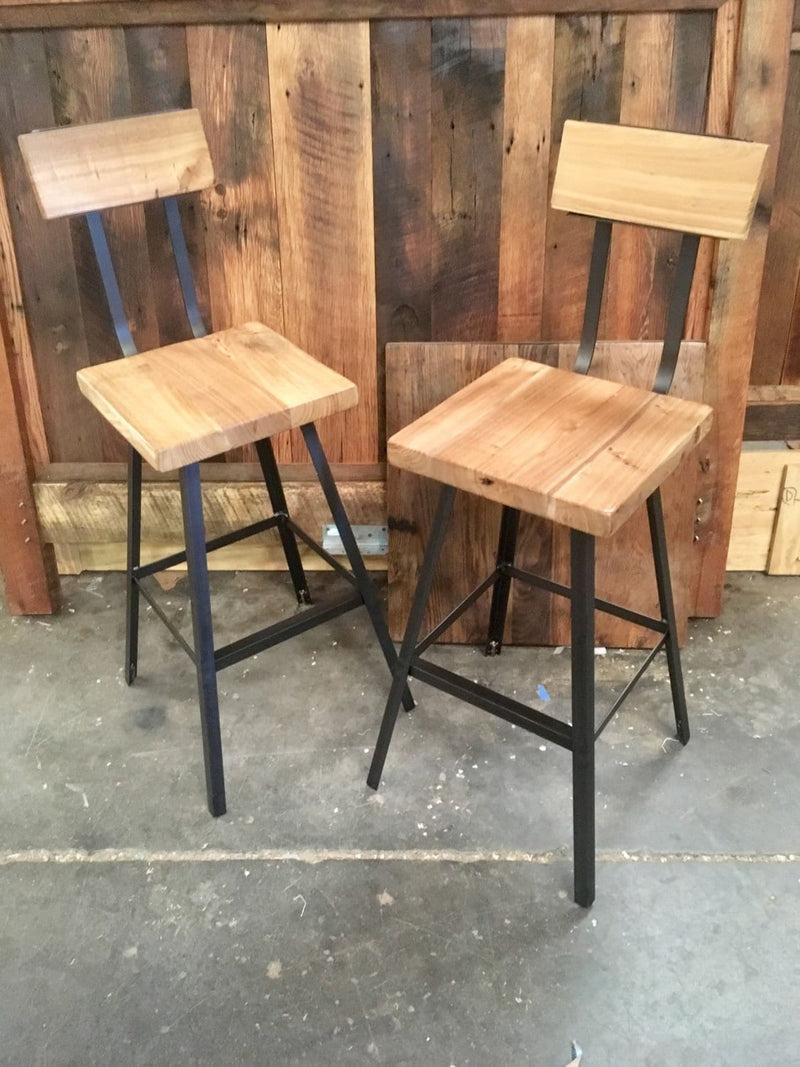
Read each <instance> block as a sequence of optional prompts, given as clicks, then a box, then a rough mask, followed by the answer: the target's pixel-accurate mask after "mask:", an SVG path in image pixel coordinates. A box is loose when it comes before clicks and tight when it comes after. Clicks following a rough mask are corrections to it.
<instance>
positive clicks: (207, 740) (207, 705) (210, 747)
mask: <svg viewBox="0 0 800 1067" xmlns="http://www.w3.org/2000/svg"><path fill="white" fill-rule="evenodd" d="M180 482H181V503H182V505H183V531H184V536H185V538H186V565H187V569H188V571H189V592H190V595H191V599H192V626H193V629H194V655H195V666H196V668H197V688H198V692H199V697H200V722H201V724H202V729H203V755H204V757H205V768H206V793H207V796H208V810H209V811H210V812H211V814H212V815H224V814H225V779H224V775H223V769H222V738H221V735H220V726H219V698H218V695H217V671H216V666H215V663H214V632H213V628H212V624H211V597H210V595H209V590H208V561H207V559H206V538H205V523H204V521H203V499H202V496H201V492H200V466H199V464H197V463H192V464H190V465H189V466H188V467H182V468H181V471H180Z"/></svg>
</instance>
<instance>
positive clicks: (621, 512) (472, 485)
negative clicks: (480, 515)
mask: <svg viewBox="0 0 800 1067" xmlns="http://www.w3.org/2000/svg"><path fill="white" fill-rule="evenodd" d="M711 417H712V411H711V408H709V407H707V406H706V405H705V404H696V403H693V402H692V401H689V400H681V399H679V398H678V397H674V396H661V395H659V394H657V393H652V392H649V391H647V390H645V389H636V388H634V387H633V386H629V385H620V384H618V383H616V382H609V381H605V380H603V379H601V378H590V377H586V376H584V375H579V374H573V373H572V372H571V371H566V370H557V369H556V368H554V367H548V366H545V365H544V364H542V363H534V362H532V361H530V360H525V359H519V358H516V357H512V358H510V359H507V360H505V361H504V362H503V363H501V364H500V365H499V366H497V367H495V368H494V369H493V370H491V371H489V372H488V373H487V374H484V375H483V376H482V377H480V378H478V379H477V381H474V382H472V383H471V384H470V385H468V386H467V387H466V388H464V389H461V390H460V391H459V392H458V393H456V394H455V395H454V396H451V397H449V398H448V399H447V400H445V401H444V402H443V403H441V404H439V405H438V406H437V407H435V408H433V409H432V410H431V411H429V412H427V414H425V415H423V416H422V417H421V418H419V419H417V420H416V421H415V422H413V423H411V424H410V425H409V426H406V427H405V428H404V429H402V430H401V431H400V432H399V433H397V434H395V435H394V436H393V437H392V438H390V440H389V444H388V457H389V461H390V462H391V463H393V464H394V465H395V466H397V467H402V468H404V469H406V470H410V471H412V472H414V473H415V474H422V475H425V476H426V477H428V478H433V479H434V480H436V481H439V482H444V483H445V484H446V485H452V486H455V487H456V488H457V489H465V490H467V491H468V492H470V493H474V494H476V495H477V496H482V497H486V498H488V499H489V500H495V501H497V502H498V503H500V504H505V505H507V506H508V507H512V508H515V509H517V510H520V511H526V512H529V513H531V514H534V515H540V516H542V517H544V518H548V519H553V520H555V521H556V522H560V523H563V524H564V525H565V526H570V527H571V528H572V529H576V530H581V531H583V532H584V533H589V534H594V535H596V536H607V535H608V534H612V533H614V531H615V530H617V529H618V528H619V527H620V526H621V525H622V524H623V523H624V522H625V521H626V520H627V519H628V518H630V516H631V515H632V514H633V512H634V511H635V510H636V508H637V507H639V506H640V505H641V504H643V503H644V502H645V500H646V499H647V497H648V496H649V495H650V494H651V493H652V492H653V490H654V489H656V488H658V486H659V485H660V484H661V483H662V482H663V480H664V478H665V477H666V476H667V475H668V474H670V473H671V471H672V470H674V468H675V467H676V466H677V465H678V463H679V461H680V459H681V457H682V456H683V455H684V454H685V453H686V452H687V451H689V450H690V449H691V448H693V447H694V445H695V444H696V443H697V442H698V441H699V440H701V439H702V438H703V437H704V436H705V434H706V433H707V432H708V430H709V428H710V426H711Z"/></svg>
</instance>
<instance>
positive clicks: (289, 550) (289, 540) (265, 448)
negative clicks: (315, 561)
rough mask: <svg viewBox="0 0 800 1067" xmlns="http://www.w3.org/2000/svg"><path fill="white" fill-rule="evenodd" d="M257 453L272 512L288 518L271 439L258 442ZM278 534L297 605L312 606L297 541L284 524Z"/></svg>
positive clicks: (280, 526)
mask: <svg viewBox="0 0 800 1067" xmlns="http://www.w3.org/2000/svg"><path fill="white" fill-rule="evenodd" d="M256 451H257V452H258V461H259V463H260V464H261V472H262V474H263V475H264V481H265V482H266V484H267V492H268V493H269V501H270V504H271V505H272V511H273V513H274V514H275V515H283V516H286V518H288V517H289V508H288V506H287V504H286V494H285V493H284V491H283V483H282V482H281V476H280V473H279V471H278V464H277V463H276V462H275V453H274V452H273V451H272V442H271V441H270V439H269V438H268V437H265V438H263V440H261V441H256ZM278 533H279V534H280V538H281V544H282V545H283V554H284V556H286V566H287V567H288V568H289V574H291V576H292V582H293V583H294V591H295V593H296V594H297V603H298V604H310V603H311V594H310V593H309V591H308V582H307V581H306V574H305V571H304V570H303V563H302V560H301V559H300V552H299V550H298V548H297V540H296V538H295V536H294V534H293V533H292V531H291V530H290V529H289V527H288V526H286V524H285V523H284V522H281V523H280V524H279V525H278Z"/></svg>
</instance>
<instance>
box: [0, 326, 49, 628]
mask: <svg viewBox="0 0 800 1067" xmlns="http://www.w3.org/2000/svg"><path fill="white" fill-rule="evenodd" d="M10 341H11V338H10V334H9V333H8V331H7V329H6V323H5V319H4V316H3V314H2V312H0V573H1V574H2V576H3V585H4V589H5V595H6V602H7V604H8V610H9V611H10V613H11V614H12V615H49V614H52V613H53V612H54V611H57V610H58V606H59V587H58V575H57V573H56V567H55V556H54V554H53V546H52V545H43V544H42V541H41V537H40V535H39V526H38V521H37V518H36V505H35V503H34V499H33V493H32V491H31V483H30V476H31V465H30V461H29V457H28V456H27V455H26V450H25V444H24V435H23V428H22V418H23V417H24V413H23V409H22V406H21V405H20V403H19V400H18V397H17V395H15V390H14V385H13V377H12V373H11V367H10Z"/></svg>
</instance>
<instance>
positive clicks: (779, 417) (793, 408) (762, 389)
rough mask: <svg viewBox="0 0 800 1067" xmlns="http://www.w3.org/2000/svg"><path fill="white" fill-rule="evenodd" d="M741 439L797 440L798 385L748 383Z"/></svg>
mask: <svg viewBox="0 0 800 1067" xmlns="http://www.w3.org/2000/svg"><path fill="white" fill-rule="evenodd" d="M744 440H745V441H795V440H800V385H755V386H751V387H750V390H749V392H748V394H747V412H746V414H745V420H744Z"/></svg>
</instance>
